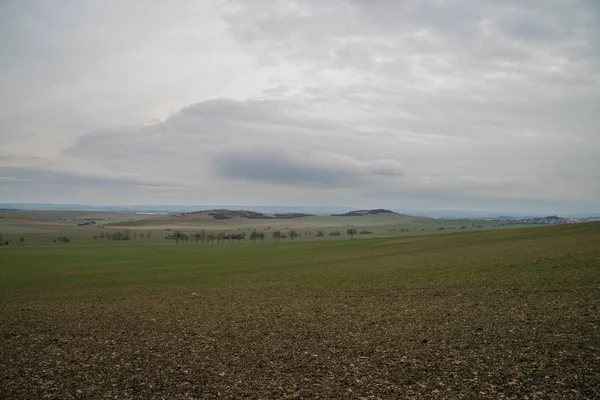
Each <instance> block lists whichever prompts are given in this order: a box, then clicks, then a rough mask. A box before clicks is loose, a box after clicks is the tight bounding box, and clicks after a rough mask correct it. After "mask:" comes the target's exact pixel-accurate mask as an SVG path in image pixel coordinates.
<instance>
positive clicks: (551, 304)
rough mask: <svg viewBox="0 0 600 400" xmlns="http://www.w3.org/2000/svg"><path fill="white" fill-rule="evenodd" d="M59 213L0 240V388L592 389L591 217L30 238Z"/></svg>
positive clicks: (91, 392)
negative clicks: (384, 230)
mask: <svg viewBox="0 0 600 400" xmlns="http://www.w3.org/2000/svg"><path fill="white" fill-rule="evenodd" d="M84 228H87V227H74V228H68V229H69V230H68V232H69V234H73V235H74V237H78V236H77V235H78V234H79V233H77V232H80V230H83V229H84ZM53 229H55V228H53ZM60 229H62V228H56V230H52V231H51V232H47V231H44V232H45V233H44V232H42V233H35V232H34V233H31V234H30V235H29V236H30V238H31V239H30V240H28V241H26V242H25V244H24V245H19V244H14V243H13V244H11V245H9V246H6V247H4V248H0V302H1V303H0V335H2V336H1V337H2V345H1V347H0V398H7V399H38V398H54V399H77V398H81V399H108V398H119V399H138V398H143V399H212V398H214V399H217V398H231V399H239V398H262V399H283V398H289V399H304V398H311V399H312V398H323V399H325V398H338V399H370V398H374V399H375V398H382V399H397V398H414V399H420V398H449V399H458V398H466V399H481V398H486V399H487V398H489V399H497V398H515V399H523V398H529V399H533V398H544V399H545V398H561V399H562V398H566V399H571V398H575V399H577V398H581V399H584V398H589V399H596V398H599V396H600V389H599V388H600V224H598V223H589V224H576V225H566V226H556V227H543V228H525V229H513V230H503V229H498V230H479V231H473V232H461V233H460V234H459V233H457V234H448V235H432V234H430V235H425V234H422V235H419V236H412V235H405V236H396V237H379V238H377V237H376V238H370V239H364V240H349V239H348V238H344V239H343V240H341V239H340V240H325V241H318V240H305V241H301V240H300V241H297V242H295V243H290V242H283V241H282V242H281V243H279V244H274V243H272V242H271V241H268V242H267V241H265V243H264V244H254V245H252V244H249V243H246V244H242V245H228V244H221V245H179V246H175V245H162V244H163V243H165V242H164V241H163V240H162V239H159V237H161V238H162V235H159V234H158V232H160V231H158V230H157V231H156V232H157V233H156V235H153V239H152V240H155V242H147V241H146V242H144V243H142V242H141V241H139V240H138V241H135V242H125V243H117V242H108V241H104V242H103V243H100V242H98V241H97V240H93V239H91V237H90V235H89V233H88V232H90V231H83V232H84V233H85V234H84V233H81V236H80V238H81V241H80V242H78V241H77V240H74V241H73V242H72V243H68V244H56V245H53V244H46V243H47V239H49V238H50V237H51V236H48V237H46V236H45V235H56V234H57V233H59V232H60ZM65 229H66V228H65ZM71 229H72V230H71ZM76 233H77V234H76ZM430 233H433V232H430ZM15 234H18V232H15ZM5 236H6V234H5ZM155 236H156V238H155ZM30 241H31V242H33V243H34V244H33V245H31V246H32V247H28V243H29V242H30ZM13 242H14V241H13ZM149 244H150V245H149Z"/></svg>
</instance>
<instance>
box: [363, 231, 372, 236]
mask: <svg viewBox="0 0 600 400" xmlns="http://www.w3.org/2000/svg"><path fill="white" fill-rule="evenodd" d="M372 233H373V232H371V231H360V234H361V235H370V234H372Z"/></svg>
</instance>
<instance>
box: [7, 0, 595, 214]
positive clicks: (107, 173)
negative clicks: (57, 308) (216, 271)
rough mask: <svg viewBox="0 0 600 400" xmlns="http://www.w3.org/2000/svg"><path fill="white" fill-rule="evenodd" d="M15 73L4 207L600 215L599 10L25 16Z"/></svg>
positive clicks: (358, 0) (213, 8) (575, 3)
mask: <svg viewBox="0 0 600 400" xmlns="http://www.w3.org/2000/svg"><path fill="white" fill-rule="evenodd" d="M0 54H2V57H0V202H7V203H8V202H11V203H16V202H18V203H24V202H30V203H71V204H72V203H80V204H123V205H132V204H149V205H151V204H155V205H160V204H182V205H186V204H241V205H242V204H246V205H317V206H318V205H321V206H335V205H349V206H355V207H357V208H396V209H463V210H472V211H483V210H498V211H515V212H541V213H543V212H549V213H560V212H598V211H600V113H599V111H598V110H600V3H598V2H596V1H594V0H571V1H569V0H532V1H527V2H522V1H517V0H507V1H497V0H466V1H465V0H429V1H426V0H424V1H418V2H417V1H413V0H402V1H400V0H377V1H366V0H332V1H326V2H325V1H318V0H303V1H301V0H296V1H291V0H272V1H270V0H256V1H252V2H250V1H242V0H220V1H218V0H215V1H208V0H203V1H185V0H181V1H173V2H164V1H157V0H148V1H141V0H138V1H128V2H122V1H116V0H109V1H85V2H81V1H75V0H71V1H67V0H56V1H52V2H46V1H41V0H38V1H28V2H21V1H16V0H4V1H0Z"/></svg>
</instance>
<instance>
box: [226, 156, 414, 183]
mask: <svg viewBox="0 0 600 400" xmlns="http://www.w3.org/2000/svg"><path fill="white" fill-rule="evenodd" d="M214 166H215V168H216V171H217V173H218V174H219V176H221V177H224V178H231V179H238V180H250V181H262V182H267V183H274V184H281V185H309V186H317V187H327V188H339V187H352V186H354V185H358V184H360V183H362V182H363V181H368V180H371V179H376V178H379V177H402V176H403V175H404V174H405V170H404V168H403V167H402V166H401V165H400V164H399V163H398V162H397V161H396V160H391V159H386V160H383V159H381V160H373V161H359V160H356V159H353V158H351V157H348V156H343V155H340V154H335V153H328V152H318V151H298V149H285V148H277V147H262V148H256V147H242V148H240V147H234V148H229V149H226V150H225V151H223V152H222V153H220V154H219V155H218V156H217V157H216V158H215V159H214Z"/></svg>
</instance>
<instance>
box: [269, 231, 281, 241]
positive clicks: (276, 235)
mask: <svg viewBox="0 0 600 400" xmlns="http://www.w3.org/2000/svg"><path fill="white" fill-rule="evenodd" d="M271 236H273V240H274V241H275V242H276V243H277V242H279V239H281V231H273V233H272V234H271Z"/></svg>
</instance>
